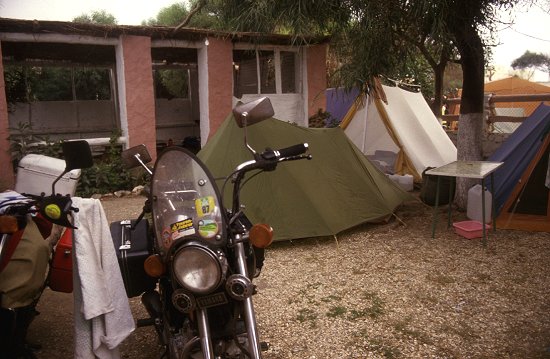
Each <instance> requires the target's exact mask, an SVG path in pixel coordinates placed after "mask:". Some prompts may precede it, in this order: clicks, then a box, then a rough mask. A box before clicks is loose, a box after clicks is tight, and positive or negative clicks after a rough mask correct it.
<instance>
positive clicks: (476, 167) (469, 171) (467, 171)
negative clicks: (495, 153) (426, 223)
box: [426, 161, 503, 245]
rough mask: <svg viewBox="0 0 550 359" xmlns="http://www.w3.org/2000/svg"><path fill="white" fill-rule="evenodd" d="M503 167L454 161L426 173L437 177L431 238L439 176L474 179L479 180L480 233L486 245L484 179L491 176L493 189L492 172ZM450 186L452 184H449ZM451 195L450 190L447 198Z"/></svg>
mask: <svg viewBox="0 0 550 359" xmlns="http://www.w3.org/2000/svg"><path fill="white" fill-rule="evenodd" d="M502 165H503V162H489V161H454V162H451V163H448V164H446V165H444V166H441V167H437V168H433V169H431V170H428V171H426V174H427V175H432V176H438V177H437V188H436V193H435V206H434V219H433V224H432V238H434V236H435V226H436V224H437V206H438V205H439V183H440V176H445V177H455V178H456V177H465V178H475V179H480V180H481V218H482V220H481V223H482V226H481V227H482V233H483V245H486V243H487V242H486V236H485V178H486V177H487V176H489V175H490V176H491V188H494V177H493V175H494V172H495V171H496V170H497V169H498V168H499V167H500V166H502ZM451 185H452V182H451ZM451 194H452V190H450V191H449V197H450V196H451ZM494 198H495V196H494V195H493V196H492V201H491V206H492V211H491V216H492V220H493V231H496V221H495V199H494ZM452 202H453V201H452V198H449V210H448V216H447V228H448V227H450V225H451V204H452Z"/></svg>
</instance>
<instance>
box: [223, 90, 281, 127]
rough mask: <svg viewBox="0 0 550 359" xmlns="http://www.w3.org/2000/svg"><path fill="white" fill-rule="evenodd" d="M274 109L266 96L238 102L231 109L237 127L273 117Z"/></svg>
mask: <svg viewBox="0 0 550 359" xmlns="http://www.w3.org/2000/svg"><path fill="white" fill-rule="evenodd" d="M274 114H275V111H274V110H273V106H272V105H271V101H270V100H269V98H268V97H262V98H259V99H257V100H254V101H251V102H248V103H244V104H239V105H237V106H235V108H234V109H233V115H234V116H235V121H237V124H238V126H239V127H241V128H242V127H246V126H250V125H253V124H255V123H258V122H261V121H263V120H266V119H268V118H270V117H273V115H274Z"/></svg>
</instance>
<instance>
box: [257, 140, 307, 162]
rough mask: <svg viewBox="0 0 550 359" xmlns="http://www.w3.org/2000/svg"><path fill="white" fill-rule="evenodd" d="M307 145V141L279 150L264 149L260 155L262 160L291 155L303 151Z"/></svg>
mask: <svg viewBox="0 0 550 359" xmlns="http://www.w3.org/2000/svg"><path fill="white" fill-rule="evenodd" d="M308 147H309V145H308V144H307V143H300V144H297V145H294V146H290V147H286V148H282V149H280V150H266V151H264V152H263V153H262V154H261V155H260V156H261V157H262V158H263V159H264V160H268V161H269V160H278V159H280V158H284V157H293V156H298V155H301V154H303V153H305V152H306V151H307V149H308Z"/></svg>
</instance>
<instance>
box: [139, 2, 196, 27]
mask: <svg viewBox="0 0 550 359" xmlns="http://www.w3.org/2000/svg"><path fill="white" fill-rule="evenodd" d="M188 14H189V10H188V9H187V6H186V4H185V3H184V2H180V3H175V4H172V5H170V6H167V7H164V8H162V9H160V11H159V12H158V14H157V16H156V18H151V19H149V20H147V21H145V25H149V26H153V25H164V26H177V25H179V23H181V22H182V21H183V19H185V18H186V17H187V15H188Z"/></svg>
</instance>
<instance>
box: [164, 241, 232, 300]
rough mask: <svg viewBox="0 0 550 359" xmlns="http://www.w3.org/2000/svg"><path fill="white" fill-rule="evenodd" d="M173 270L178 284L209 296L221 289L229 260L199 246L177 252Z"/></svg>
mask: <svg viewBox="0 0 550 359" xmlns="http://www.w3.org/2000/svg"><path fill="white" fill-rule="evenodd" d="M172 269H173V273H174V276H175V278H176V280H177V281H178V283H179V284H180V285H181V286H182V287H184V288H185V289H187V290H189V291H191V292H192V293H196V294H208V293H210V292H212V291H214V290H215V289H216V288H218V287H219V285H220V283H221V282H222V280H223V279H224V278H225V275H226V272H227V260H226V258H225V256H223V254H222V253H216V252H214V251H213V250H211V249H210V248H208V247H204V246H199V245H188V246H183V247H181V248H180V249H178V250H177V252H176V254H175V255H174V259H173V261H172Z"/></svg>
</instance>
